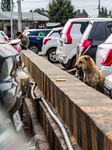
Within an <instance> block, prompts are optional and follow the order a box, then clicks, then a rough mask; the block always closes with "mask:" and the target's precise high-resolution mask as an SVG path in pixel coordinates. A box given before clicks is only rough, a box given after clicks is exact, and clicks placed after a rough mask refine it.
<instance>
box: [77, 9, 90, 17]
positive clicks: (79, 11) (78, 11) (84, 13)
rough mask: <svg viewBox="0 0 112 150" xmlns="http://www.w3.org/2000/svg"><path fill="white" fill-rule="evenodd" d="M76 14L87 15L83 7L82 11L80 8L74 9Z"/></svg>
mask: <svg viewBox="0 0 112 150" xmlns="http://www.w3.org/2000/svg"><path fill="white" fill-rule="evenodd" d="M76 14H82V15H84V16H85V17H88V13H87V12H86V10H85V9H83V10H82V12H81V10H80V9H78V10H76Z"/></svg>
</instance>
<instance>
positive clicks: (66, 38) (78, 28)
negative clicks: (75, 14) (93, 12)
mask: <svg viewBox="0 0 112 150" xmlns="http://www.w3.org/2000/svg"><path fill="white" fill-rule="evenodd" d="M95 20H102V18H74V19H69V20H68V21H67V23H66V24H65V26H64V28H63V30H62V32H61V37H60V39H59V44H58V47H57V50H56V57H57V60H58V61H59V62H60V63H61V64H62V65H63V66H64V67H66V68H69V69H70V68H73V67H74V64H75V62H76V49H77V44H78V43H79V42H80V40H81V38H82V35H83V33H84V31H85V29H86V27H87V26H88V24H89V22H90V21H95ZM103 20H104V19H103Z"/></svg>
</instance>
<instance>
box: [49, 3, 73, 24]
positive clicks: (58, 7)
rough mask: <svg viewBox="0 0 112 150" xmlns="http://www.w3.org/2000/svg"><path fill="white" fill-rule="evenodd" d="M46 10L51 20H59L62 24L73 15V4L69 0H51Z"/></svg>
mask: <svg viewBox="0 0 112 150" xmlns="http://www.w3.org/2000/svg"><path fill="white" fill-rule="evenodd" d="M47 12H48V17H49V20H50V21H51V22H61V25H62V26H63V25H64V24H65V23H66V21H67V20H68V19H70V18H74V16H75V12H74V6H73V5H71V1H70V0H51V2H50V3H49V5H48V10H47Z"/></svg>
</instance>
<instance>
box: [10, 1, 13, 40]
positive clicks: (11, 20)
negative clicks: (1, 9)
mask: <svg viewBox="0 0 112 150" xmlns="http://www.w3.org/2000/svg"><path fill="white" fill-rule="evenodd" d="M10 12H11V19H10V23H11V40H12V39H13V18H12V0H10Z"/></svg>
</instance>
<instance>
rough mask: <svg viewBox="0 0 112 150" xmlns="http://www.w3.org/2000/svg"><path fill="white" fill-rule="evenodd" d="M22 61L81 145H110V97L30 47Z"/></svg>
mask: <svg viewBox="0 0 112 150" xmlns="http://www.w3.org/2000/svg"><path fill="white" fill-rule="evenodd" d="M23 62H24V64H25V65H26V67H27V68H28V71H29V73H30V74H31V75H32V77H33V79H34V80H35V82H36V83H37V85H38V87H39V89H40V90H41V91H42V92H43V95H44V97H45V98H46V99H47V100H48V101H49V102H50V104H51V105H52V106H53V107H54V108H55V110H56V112H58V113H59V115H60V117H61V119H62V120H63V122H64V123H65V125H66V126H67V128H68V129H70V131H71V133H72V135H73V137H74V139H75V140H76V142H77V143H78V145H79V146H80V147H81V149H83V150H111V149H112V117H111V116H112V115H111V113H112V101H111V99H109V98H108V97H106V96H105V95H103V94H101V93H100V92H98V91H96V90H95V89H93V88H91V87H89V86H87V85H86V84H85V83H83V82H81V81H80V80H78V79H77V78H75V77H74V76H71V75H70V74H68V73H67V72H65V71H63V70H61V69H60V68H57V67H56V66H55V65H53V64H51V63H50V62H48V61H47V60H45V59H44V58H42V57H40V56H38V55H36V54H34V53H33V52H31V51H30V50H26V51H23ZM57 79H65V81H56V80H57Z"/></svg>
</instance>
